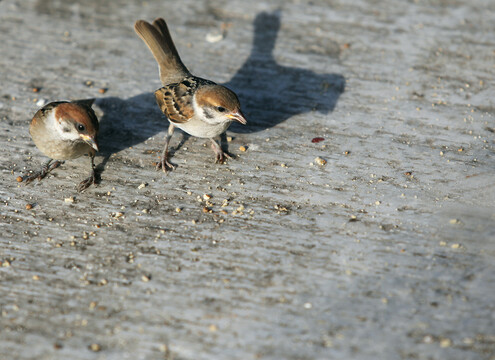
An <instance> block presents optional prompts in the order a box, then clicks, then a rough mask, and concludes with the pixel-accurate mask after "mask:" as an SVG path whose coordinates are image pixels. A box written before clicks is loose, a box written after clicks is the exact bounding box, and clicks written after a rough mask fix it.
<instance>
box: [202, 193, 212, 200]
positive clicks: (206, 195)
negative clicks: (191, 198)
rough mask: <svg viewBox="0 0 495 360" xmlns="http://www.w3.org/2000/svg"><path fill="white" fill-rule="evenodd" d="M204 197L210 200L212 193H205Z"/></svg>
mask: <svg viewBox="0 0 495 360" xmlns="http://www.w3.org/2000/svg"><path fill="white" fill-rule="evenodd" d="M203 199H204V200H210V199H211V195H210V194H203Z"/></svg>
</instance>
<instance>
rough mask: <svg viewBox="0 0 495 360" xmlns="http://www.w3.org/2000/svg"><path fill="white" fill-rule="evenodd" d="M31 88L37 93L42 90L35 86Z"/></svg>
mask: <svg viewBox="0 0 495 360" xmlns="http://www.w3.org/2000/svg"><path fill="white" fill-rule="evenodd" d="M31 90H32V91H33V92H34V93H37V92H39V91H40V90H41V88H39V87H34V88H32V89H31Z"/></svg>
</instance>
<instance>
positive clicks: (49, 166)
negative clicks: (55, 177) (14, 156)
mask: <svg viewBox="0 0 495 360" xmlns="http://www.w3.org/2000/svg"><path fill="white" fill-rule="evenodd" d="M63 163H64V162H63V161H58V160H57V161H55V162H53V163H51V164H50V162H48V163H46V164H45V165H43V167H42V168H41V170H40V171H36V172H34V173H32V174H31V175H27V174H26V175H24V176H23V177H22V180H23V181H24V182H25V183H26V185H27V184H29V183H30V182H32V181H33V180H34V179H38V181H41V180H43V179H44V178H45V177H46V176H47V175H48V173H49V172H50V171H52V170H53V169H56V168H58V167H59V166H60V165H62V164H63Z"/></svg>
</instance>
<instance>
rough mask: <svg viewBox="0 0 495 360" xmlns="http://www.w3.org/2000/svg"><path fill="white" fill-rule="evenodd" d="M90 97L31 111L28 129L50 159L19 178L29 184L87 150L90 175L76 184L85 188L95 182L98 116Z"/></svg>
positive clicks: (80, 188)
mask: <svg viewBox="0 0 495 360" xmlns="http://www.w3.org/2000/svg"><path fill="white" fill-rule="evenodd" d="M92 103H93V99H92V100H78V101H72V102H68V101H57V102H51V103H49V104H47V105H45V106H43V107H42V108H41V109H39V110H38V111H37V112H36V114H34V117H33V119H32V120H31V125H30V126H29V132H30V134H31V137H32V139H33V141H34V144H35V145H36V147H37V148H38V149H39V150H40V151H41V152H42V153H43V154H44V155H46V156H48V157H49V158H50V159H49V160H48V161H46V162H45V163H44V164H43V166H42V168H41V170H39V171H37V172H30V173H28V174H27V175H25V176H23V177H21V178H20V179H19V181H26V184H29V183H30V182H31V181H33V180H34V179H38V180H42V179H43V178H44V177H45V176H46V175H47V174H48V173H49V172H50V171H52V170H53V169H56V168H57V167H59V166H60V165H61V164H63V163H64V160H71V159H75V158H78V157H80V156H82V155H85V154H88V155H89V157H90V159H91V175H90V176H89V177H88V178H87V179H84V180H83V181H82V182H81V183H80V184H79V186H78V187H77V190H78V191H83V190H85V189H87V188H88V187H89V186H91V185H92V184H95V182H96V174H95V162H94V158H95V153H96V152H97V151H98V142H97V135H98V127H99V125H98V119H97V117H96V115H95V113H94V111H93V109H92V108H91V104H92Z"/></svg>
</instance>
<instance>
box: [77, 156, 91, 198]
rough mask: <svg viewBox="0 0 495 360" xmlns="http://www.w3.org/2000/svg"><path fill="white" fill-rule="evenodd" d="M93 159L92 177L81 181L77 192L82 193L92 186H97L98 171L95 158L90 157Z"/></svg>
mask: <svg viewBox="0 0 495 360" xmlns="http://www.w3.org/2000/svg"><path fill="white" fill-rule="evenodd" d="M90 158H91V175H89V177H87V178H86V179H84V180H83V181H81V182H80V183H79V185H78V186H77V191H78V192H82V191H84V190H86V189H87V188H89V187H90V186H91V185H96V171H95V156H94V155H90Z"/></svg>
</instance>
